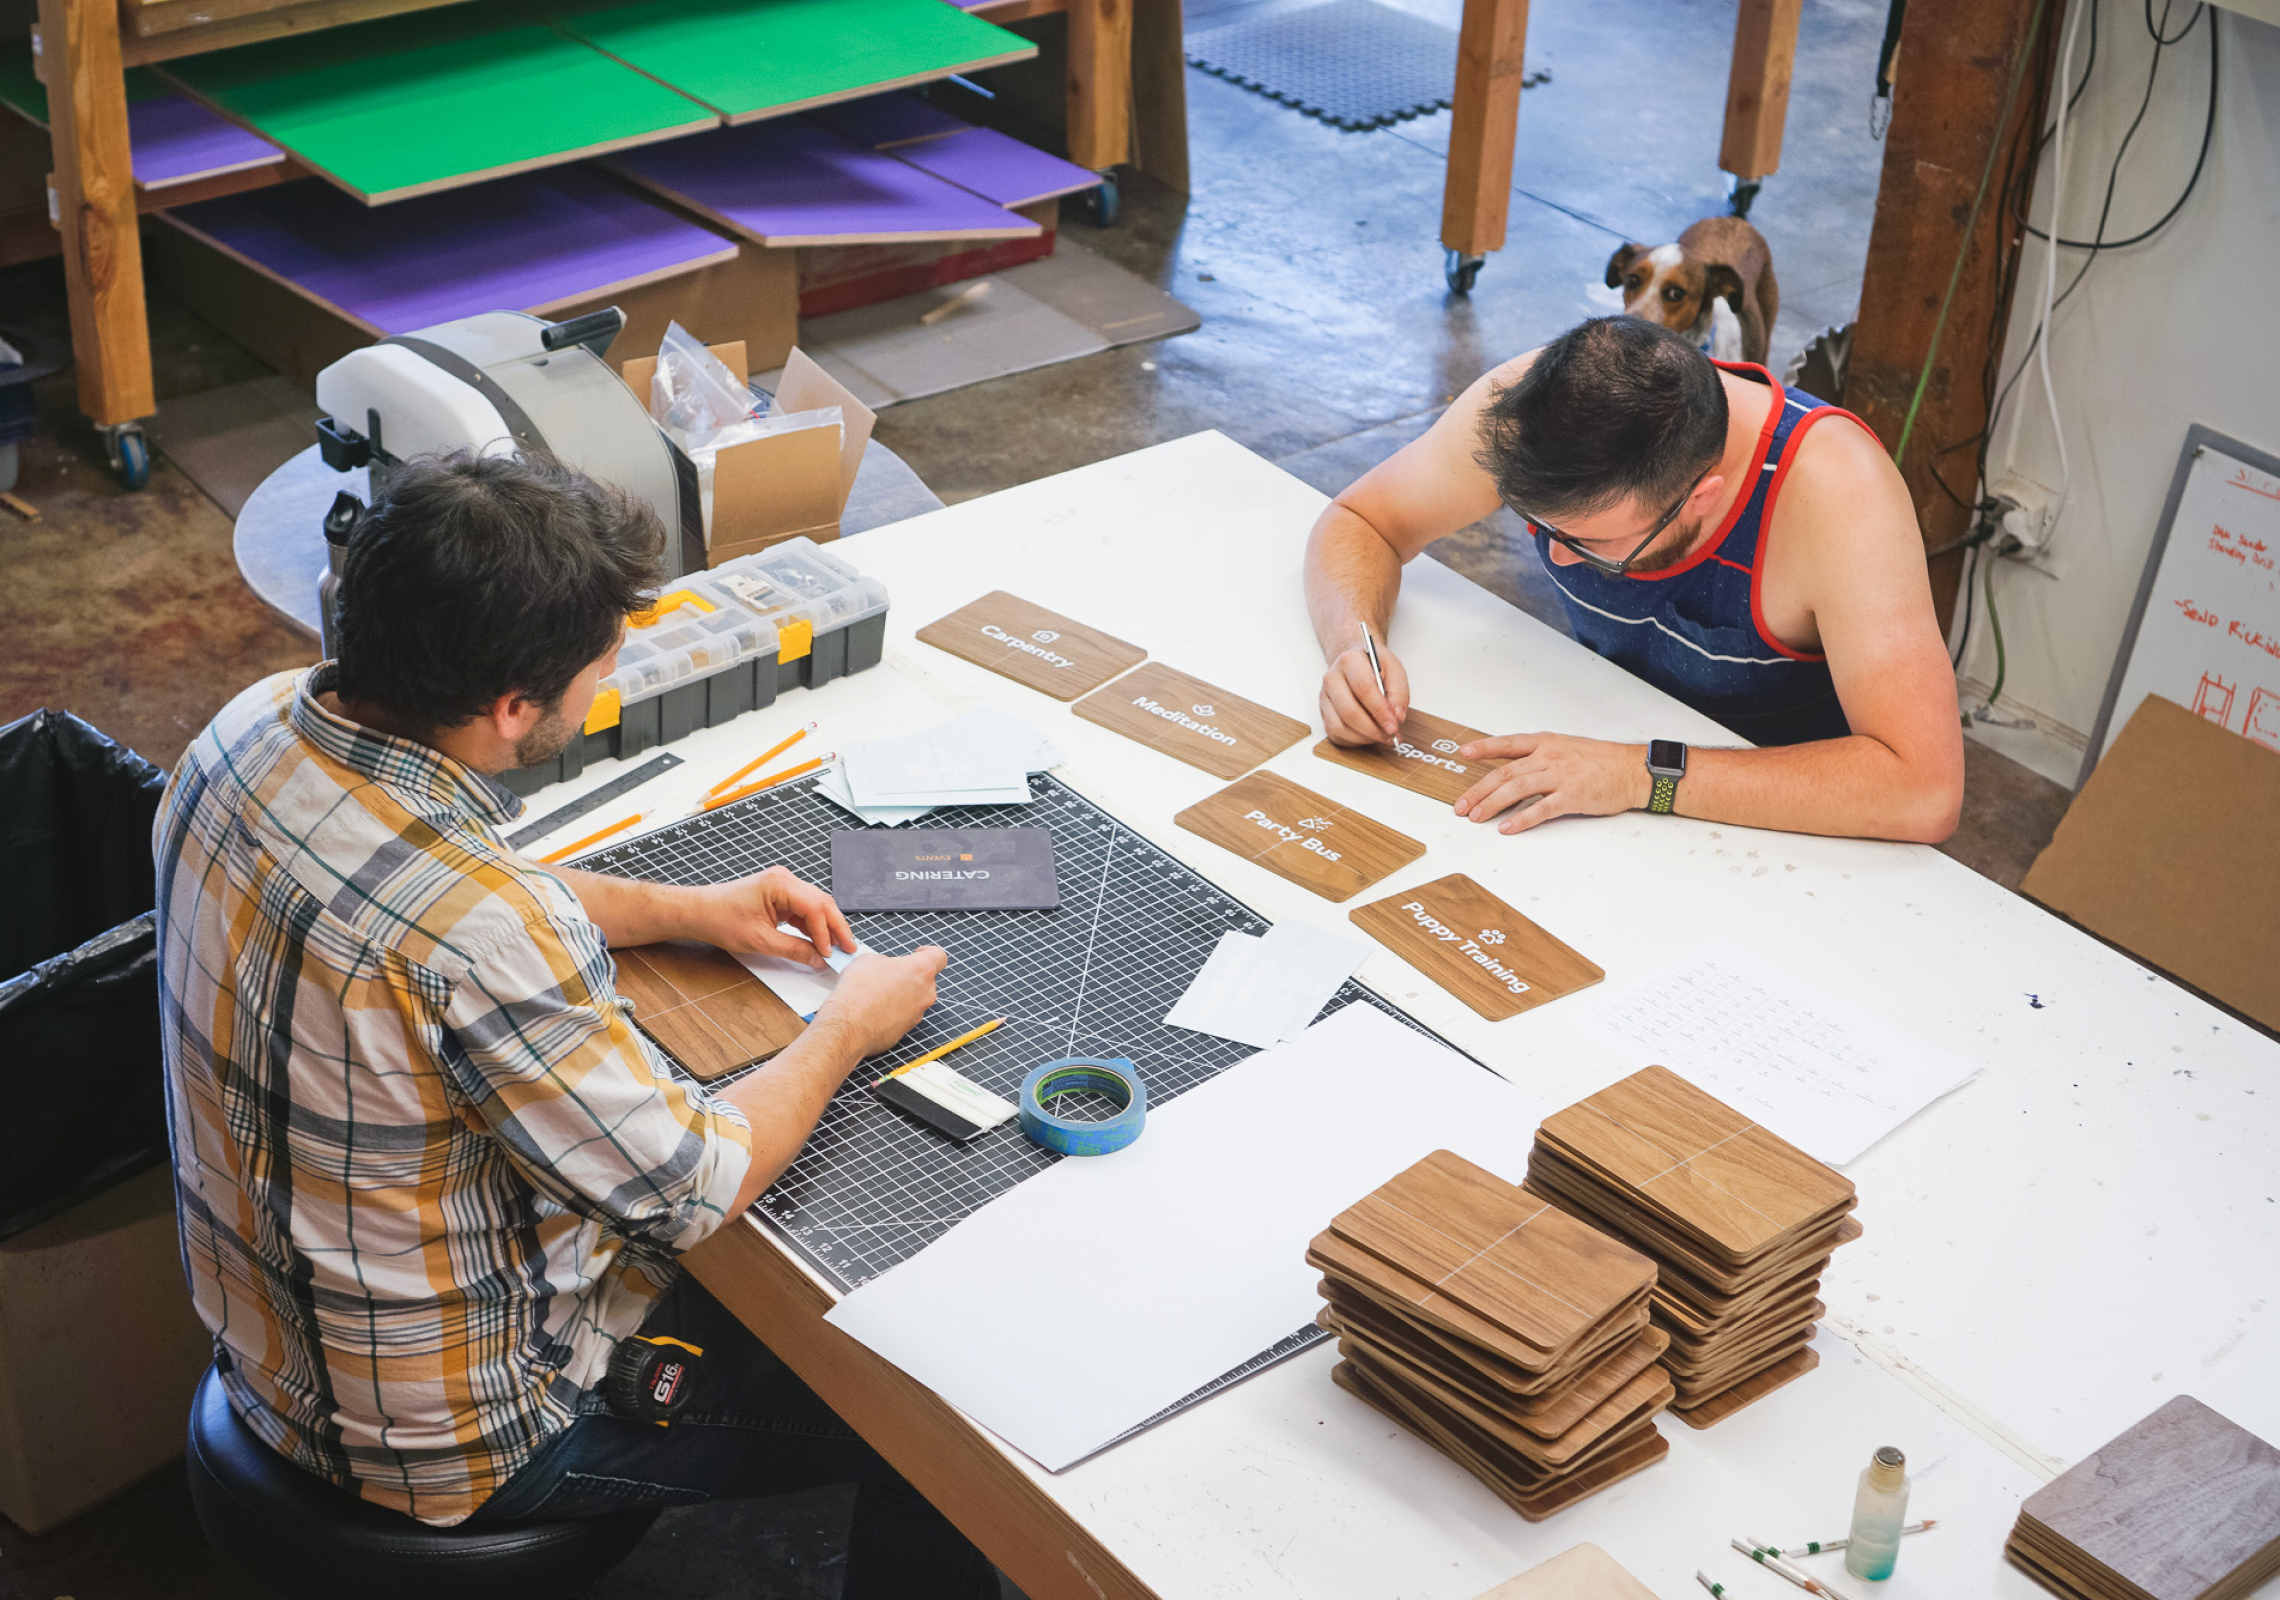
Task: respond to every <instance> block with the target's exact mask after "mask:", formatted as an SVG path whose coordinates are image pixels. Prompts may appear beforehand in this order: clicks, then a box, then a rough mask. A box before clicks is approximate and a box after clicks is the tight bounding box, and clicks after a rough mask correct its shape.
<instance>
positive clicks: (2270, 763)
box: [2020, 695, 2280, 1028]
mask: <svg viewBox="0 0 2280 1600" xmlns="http://www.w3.org/2000/svg"><path fill="white" fill-rule="evenodd" d="M2275 817H2280V751H2273V750H2268V749H2266V748H2264V747H2263V746H2262V745H2259V744H2257V743H2255V742H2254V741H2252V740H2249V739H2244V738H2242V737H2241V736H2240V735H2239V734H2237V733H2230V732H2228V731H2226V730H2225V729H2224V728H2223V727H2221V726H2220V725H2218V724H2217V723H2214V722H2211V721H2208V720H2207V719H2206V718H2203V717H2197V716H2195V715H2194V714H2193V713H2192V712H2190V711H2188V710H2186V709H2185V708H2184V707H2183V706H2180V705H2177V704H2175V703H2174V702H2172V701H2168V700H2164V699H2162V698H2160V697H2159V696H2158V695H2148V696H2147V697H2146V699H2145V701H2144V702H2143V703H2142V704H2141V705H2140V706H2139V707H2138V709H2137V711H2136V713H2135V714H2134V715H2133V716H2132V717H2131V718H2130V720H2129V725H2128V726H2127V727H2125V728H2123V729H2122V733H2121V737H2120V738H2118V739H2116V740H2115V741H2114V743H2113V746H2112V748H2110V749H2109V750H2108V751H2107V752H2106V754H2105V758H2104V759H2103V760H2101V761H2100V762H2099V763H2098V765H2097V768H2096V770H2094V771H2093V772H2092V773H2091V774H2090V781H2089V782H2088V783H2085V784H2084V785H2083V786H2082V792H2081V793H2080V794H2077V795H2076V796H2075V797H2074V803H2073V804H2072V805H2071V806H2070V807H2068V808H2067V813H2066V816H2065V819H2064V820H2063V821H2061V822H2060V823H2059V825H2058V832H2057V833H2056V834H2055V835H2054V836H2053V837H2052V839H2051V842H2050V845H2049V847H2048V848H2047V849H2045V850H2044V851H2043V853H2042V854H2041V855H2040V856H2039V857H2037V858H2036V860H2035V864H2034V866H2033V867H2031V868H2029V869H2028V872H2027V878H2026V882H2025V883H2024V884H2022V885H2021V886H2020V887H2021V889H2022V891H2023V892H2024V893H2025V894H2026V895H2027V896H2028V897H2029V898H2031V899H2034V900H2037V901H2040V902H2041V903H2042V904H2043V905H2045V906H2048V907H2049V908H2050V909H2051V910H2053V911H2055V912H2057V913H2059V914H2060V915H2061V916H2063V917H2066V918H2068V919H2069V920H2070V921H2072V922H2074V923H2076V924H2078V925H2079V926H2081V927H2083V928H2085V929H2087V930H2089V931H2090V932H2091V933H2094V934H2096V935H2097V936H2098V937H2099V938H2101V939H2104V940H2107V941H2108V942H2110V943H2113V944H2117V945H2119V946H2121V947H2122V948H2123V949H2124V950H2127V951H2128V952H2129V953H2130V954H2132V955H2134V956H2136V957H2138V958H2139V959H2140V960H2142V961H2145V962H2146V963H2148V964H2149V965H2152V966H2155V967H2159V968H2160V969H2161V970H2162V971H2164V972H2166V973H2168V974H2170V975H2171V976H2172V977H2175V978H2177V979H2179V980H2181V981H2182V982H2185V983H2187V984H2190V985H2192V986H2193V987H2194V988H2196V989H2198V990H2200V991H2201V992H2202V993H2203V994H2206V995H2208V996H2209V997H2210V998H2211V999H2213V1000H2215V1001H2217V1002H2218V1003H2219V1004H2220V1005H2225V1006H2229V1007H2231V1008H2232V1009H2233V1010H2235V1011H2238V1012H2240V1013H2241V1014H2242V1015H2243V1016H2247V1017H2251V1018H2254V1019H2255V1020H2256V1021H2257V1022H2260V1023H2262V1024H2263V1025H2264V1026H2265V1027H2267V1028H2280V959H2275V958H2274V956H2273V952H2272V941H2271V939H2270V937H2269V935H2268V934H2267V932H2266V931H2265V930H2267V929H2268V928H2269V926H2270V923H2271V915H2272V908H2273V907H2274V906H2275V905H2280V829H2275V828H2274V827H2273V825H2272V824H2273V819H2274V818H2275Z"/></svg>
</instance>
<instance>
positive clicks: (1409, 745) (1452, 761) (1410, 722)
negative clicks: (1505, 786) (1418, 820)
mask: <svg viewBox="0 0 2280 1600" xmlns="http://www.w3.org/2000/svg"><path fill="white" fill-rule="evenodd" d="M1487 737H1488V735H1487V734H1485V733H1482V732H1480V731H1479V730H1477V729H1474V728H1468V727H1465V726H1464V725H1462V724H1461V723H1455V722H1448V721H1445V720H1443V719H1442V718H1440V717H1434V716H1427V715H1426V714H1425V713H1424V712H1422V711H1416V710H1412V711H1411V712H1410V713H1409V716H1408V717H1407V718H1406V719H1405V720H1404V721H1403V722H1402V724H1401V732H1400V733H1398V734H1396V735H1395V736H1394V740H1393V743H1391V744H1365V745H1359V746H1355V747H1353V748H1348V747H1347V746H1345V745H1339V744H1332V743H1331V742H1330V741H1329V740H1327V739H1325V740H1323V741H1322V742H1321V743H1320V744H1318V745H1316V746H1315V747H1314V753H1315V754H1316V755H1318V756H1320V757H1321V758H1322V759H1323V760H1325V761H1335V762H1337V763H1338V765H1340V766H1341V767H1352V768H1353V769H1354V770H1355V771H1356V772H1366V773H1368V774H1369V775H1370V776H1371V777H1373V778H1383V779H1384V780H1385V781H1386V782H1387V783H1398V784H1400V785H1401V786H1402V787H1403V788H1404V789H1414V790H1416V791H1417V792H1418V793H1419V794H1424V795H1431V796H1432V797H1433V798H1434V799H1436V800H1446V801H1449V802H1451V803H1452V804H1453V803H1455V801H1456V800H1457V798H1458V797H1459V796H1461V795H1462V794H1463V793H1464V792H1465V791H1466V790H1467V789H1470V788H1471V787H1472V786H1473V785H1474V784H1476V783H1478V782H1480V780H1481V777H1482V775H1483V774H1485V773H1486V772H1487V771H1488V770H1489V769H1490V768H1491V767H1495V766H1498V765H1501V763H1499V762H1495V761H1467V760H1465V759H1464V758H1463V757H1461V756H1459V755H1458V754H1457V752H1458V751H1459V750H1461V749H1462V748H1464V747H1465V746H1466V745H1468V744H1470V743H1472V742H1473V740H1475V739H1485V738H1487Z"/></svg>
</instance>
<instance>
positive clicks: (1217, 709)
mask: <svg viewBox="0 0 2280 1600" xmlns="http://www.w3.org/2000/svg"><path fill="white" fill-rule="evenodd" d="M1076 713H1077V715H1078V716H1080V717H1082V718H1084V719H1085V720H1086V721H1087V722H1097V723H1099V724H1100V725H1101V726H1102V727H1104V728H1112V729H1114V730H1115V731H1116V732H1118V733H1121V734H1123V735H1124V737H1126V738H1127V739H1136V740H1138V741H1139V742H1140V743H1142V744H1144V745H1150V746H1152V747H1154V748H1155V749H1158V750H1161V751H1163V752H1164V754H1166V755H1168V756H1176V757H1177V758H1178V759H1180V760H1182V761H1185V762H1186V763H1187V764H1188V765H1189V766H1191V767H1201V768H1202V769H1203V770H1204V771H1206V772H1208V773H1211V774H1213V775H1215V776H1217V777H1221V778H1240V777H1241V776H1242V775H1243V774H1244V773H1246V772H1249V771H1250V770H1251V769H1252V768H1253V767H1255V766H1257V765H1258V764H1259V763H1260V762H1262V761H1264V760H1266V759H1267V757H1269V756H1271V755H1274V754H1275V753H1276V752H1278V751H1282V750H1288V749H1289V748H1290V747H1291V746H1292V745H1294V744H1296V743H1298V741H1299V740H1301V739H1303V738H1305V737H1306V724H1305V723H1303V722H1299V721H1297V720H1295V719H1294V718H1291V717H1286V716H1284V715H1283V714H1282V713H1281V712H1279V711H1269V710H1268V709H1267V708H1266V707H1265V706H1262V705H1257V704H1254V703H1253V702H1251V701H1249V700H1246V699H1244V698H1243V697H1242V696H1241V695H1234V694H1229V693H1228V692H1227V691H1226V690H1224V689H1220V688H1216V687H1214V686H1213V685H1211V684H1208V683H1205V682H1204V681H1203V680H1202V679H1201V678H1191V677H1189V676H1188V675H1187V674H1186V673H1184V672H1175V671H1174V670H1172V669H1171V668H1170V667H1167V666H1165V665H1164V664H1163V663H1162V662H1161V661H1151V662H1149V663H1148V664H1147V665H1146V666H1144V667H1141V668H1139V669H1138V670H1137V671H1134V672H1129V673H1127V674H1125V675H1124V676H1123V677H1121V678H1119V679H1117V680H1116V681H1115V682H1114V683H1112V684H1110V685H1109V686H1108V687H1107V688H1105V689H1102V690H1099V691H1098V692H1096V693H1094V694H1091V695H1088V696H1087V697H1085V698H1084V699H1082V700H1080V701H1078V702H1077V704H1076Z"/></svg>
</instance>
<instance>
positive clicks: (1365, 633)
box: [1362, 624, 1385, 700]
mask: <svg viewBox="0 0 2280 1600" xmlns="http://www.w3.org/2000/svg"><path fill="white" fill-rule="evenodd" d="M1362 649H1363V651H1364V652H1366V653H1367V654H1368V656H1369V658H1370V676H1371V677H1373V678H1375V679H1377V686H1378V698H1379V699H1381V700H1382V699H1384V698H1385V668H1383V667H1381V666H1379V665H1378V653H1377V640H1376V639H1374V638H1372V637H1371V635H1370V630H1369V627H1368V625H1367V624H1365V625H1364V626H1363V628H1362Z"/></svg>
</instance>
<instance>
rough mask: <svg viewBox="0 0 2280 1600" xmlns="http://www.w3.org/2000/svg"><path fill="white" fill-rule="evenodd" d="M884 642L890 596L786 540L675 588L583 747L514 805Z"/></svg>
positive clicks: (531, 772)
mask: <svg viewBox="0 0 2280 1600" xmlns="http://www.w3.org/2000/svg"><path fill="white" fill-rule="evenodd" d="M886 640H887V586H886V585H885V584H884V583H881V582H880V581H879V580H878V579H876V578H866V577H864V576H863V574H862V573H860V572H858V571H856V570H855V567H854V566H853V565H852V564H851V563H850V562H848V561H847V560H846V559H845V558H844V557H842V556H839V555H836V554H834V553H832V552H831V551H828V550H825V549H823V548H822V547H820V546H819V545H817V544H816V542H815V541H814V540H812V539H786V540H785V541H783V543H781V544H775V545H770V546H769V547H768V548H767V549H765V550H761V551H756V552H755V553H753V554H751V555H748V556H738V557H737V558H736V559H735V560H733V561H726V562H723V563H722V564H721V565H719V566H717V567H713V568H711V569H709V570H707V571H704V572H700V573H693V574H691V575H690V576H688V577H685V578H676V579H674V580H673V581H672V583H671V584H670V585H669V586H668V587H667V589H666V590H665V592H664V593H663V594H661V595H659V596H658V597H657V601H656V603H655V604H654V605H652V606H651V607H650V608H649V609H648V610H647V611H643V612H639V613H637V614H636V615H635V616H634V617H633V618H632V619H631V621H630V625H629V626H628V628H627V630H626V638H625V643H624V645H623V646H622V647H620V649H619V650H618V659H617V670H616V671H614V672H612V673H610V674H609V676H607V677H605V678H604V679H602V681H601V685H600V687H599V689H598V690H597V691H596V692H595V695H594V708H593V710H592V711H590V712H588V713H587V715H586V726H585V730H584V736H583V737H582V738H576V739H572V740H571V741H570V743H569V744H568V745H567V746H565V747H564V749H563V751H562V753H561V754H560V755H559V756H556V757H555V758H554V759H553V760H551V761H542V762H540V763H539V764H538V765H537V766H535V767H521V768H518V769H517V770H515V771H513V772H508V773H503V774H501V776H500V782H502V783H504V784H505V785H506V786H507V787H508V788H509V789H512V790H513V791H514V792H515V793H516V794H523V795H527V794H531V793H534V792H535V791H537V790H538V789H540V788H543V787H544V786H545V785H547V784H550V783H554V782H557V781H558V780H560V779H563V778H575V777H576V776H578V774H579V773H581V772H583V771H584V770H585V769H586V763H587V762H589V761H606V760H609V759H610V758H612V757H626V756H637V755H640V754H641V753H642V752H644V751H646V750H648V749H650V748H652V747H653V746H656V745H661V744H671V743H672V742H673V741H674V740H676V739H681V738H686V737H687V736H688V735H689V734H691V733H694V732H695V731H696V730H697V729H699V728H715V727H718V726H720V724H722V723H724V722H726V721H728V720H729V718H731V717H736V716H741V715H743V714H744V713H745V712H747V711H758V710H760V709H761V708H763V707H765V706H771V705H774V704H775V703H776V696H777V695H778V694H780V693H781V692H782V691H784V690H786V689H815V688H820V687H821V686H822V685H824V684H827V683H829V682H831V680H832V679H834V678H842V677H845V676H846V675H847V674H848V673H850V672H861V671H862V670H863V669H864V668H866V667H875V666H877V665H878V664H879V658H880V656H881V654H882V653H883V652H884V650H885V647H886Z"/></svg>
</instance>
